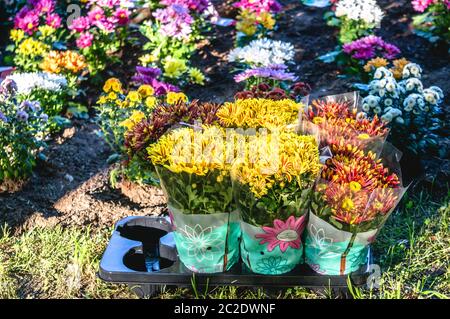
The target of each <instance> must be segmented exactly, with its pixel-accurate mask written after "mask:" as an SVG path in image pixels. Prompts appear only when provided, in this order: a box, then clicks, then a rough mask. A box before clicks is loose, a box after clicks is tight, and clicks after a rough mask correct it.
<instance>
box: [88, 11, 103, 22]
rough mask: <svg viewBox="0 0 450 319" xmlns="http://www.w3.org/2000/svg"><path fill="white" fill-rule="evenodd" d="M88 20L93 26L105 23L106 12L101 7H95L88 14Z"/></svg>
mask: <svg viewBox="0 0 450 319" xmlns="http://www.w3.org/2000/svg"><path fill="white" fill-rule="evenodd" d="M88 18H89V20H90V21H91V23H92V24H95V23H96V22H100V21H103V20H104V19H105V11H103V9H102V8H100V7H94V8H93V9H92V10H91V11H89V12H88Z"/></svg>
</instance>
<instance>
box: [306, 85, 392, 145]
mask: <svg viewBox="0 0 450 319" xmlns="http://www.w3.org/2000/svg"><path fill="white" fill-rule="evenodd" d="M360 104H361V103H360V98H359V94H358V93H357V92H353V93H346V94H339V95H334V96H327V97H324V98H319V99H315V100H314V101H312V103H311V105H309V106H308V107H307V108H306V109H305V112H304V114H300V115H301V123H300V130H302V131H303V132H305V133H308V134H315V135H318V136H319V137H320V141H321V148H324V147H332V146H333V145H339V144H342V143H347V144H350V145H353V146H357V147H360V148H363V149H366V150H369V149H370V150H372V151H374V152H376V153H379V151H381V149H379V148H380V145H382V144H383V142H384V141H385V140H386V137H387V135H388V133H389V130H388V129H387V127H386V126H385V125H384V123H383V122H382V121H381V120H380V119H379V118H378V117H377V116H375V117H374V118H371V119H368V118H367V117H366V116H365V114H364V113H363V112H361V110H360ZM377 149H378V150H377Z"/></svg>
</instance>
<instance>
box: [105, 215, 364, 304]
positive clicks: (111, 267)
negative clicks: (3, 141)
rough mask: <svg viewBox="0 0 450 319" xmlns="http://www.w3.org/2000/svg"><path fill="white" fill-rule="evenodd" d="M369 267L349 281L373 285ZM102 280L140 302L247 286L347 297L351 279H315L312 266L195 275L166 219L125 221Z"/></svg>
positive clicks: (241, 268) (110, 250) (241, 267)
mask: <svg viewBox="0 0 450 319" xmlns="http://www.w3.org/2000/svg"><path fill="white" fill-rule="evenodd" d="M366 270H367V265H365V266H364V267H362V268H361V269H360V270H359V271H357V272H354V273H352V274H350V275H349V277H350V280H351V282H352V284H353V286H362V285H365V284H366V282H367V277H368V275H369V274H368V273H367V272H366ZM98 275H99V277H100V278H101V279H102V280H104V281H107V282H113V283H124V284H128V285H129V287H130V288H131V289H132V291H133V292H135V293H136V294H137V295H138V296H139V297H141V298H145V297H152V296H153V295H155V294H157V293H158V292H159V291H160V290H161V287H163V286H179V287H191V286H192V284H193V282H195V285H196V286H209V287H211V286H225V285H232V286H246V287H264V288H269V289H272V288H285V287H295V286H302V287H305V288H311V289H319V290H323V289H331V290H333V291H341V292H345V291H347V280H348V276H327V275H320V274H317V273H315V272H314V271H313V270H311V268H309V266H308V265H305V264H303V265H299V266H297V267H296V268H295V269H294V270H293V271H291V272H289V273H286V274H282V275H276V276H267V275H259V274H255V273H252V272H251V271H250V270H248V269H247V267H246V266H245V265H244V264H242V263H239V264H237V265H235V266H234V267H233V268H232V269H231V270H230V271H228V272H225V273H217V274H194V273H193V272H192V271H190V270H188V269H187V268H186V267H185V266H184V265H183V264H182V263H181V262H180V261H179V259H178V256H177V252H176V247H175V242H174V239H173V235H172V234H171V226H170V223H169V222H168V220H167V219H166V218H164V217H128V218H125V219H123V220H121V221H119V222H118V223H117V225H116V228H115V230H114V232H113V234H112V237H111V240H110V242H109V244H108V247H107V248H106V251H105V253H104V254H103V257H102V260H101V262H100V269H99V273H98Z"/></svg>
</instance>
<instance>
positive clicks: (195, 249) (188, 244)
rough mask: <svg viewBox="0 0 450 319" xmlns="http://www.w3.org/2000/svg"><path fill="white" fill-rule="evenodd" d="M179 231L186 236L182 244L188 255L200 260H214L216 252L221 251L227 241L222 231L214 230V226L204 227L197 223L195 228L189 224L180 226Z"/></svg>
mask: <svg viewBox="0 0 450 319" xmlns="http://www.w3.org/2000/svg"><path fill="white" fill-rule="evenodd" d="M177 231H178V232H179V233H180V234H181V235H182V236H183V237H184V238H183V242H182V243H181V245H182V246H183V248H185V249H186V250H187V253H188V256H189V257H192V258H195V259H196V260H197V261H198V262H202V261H204V260H207V261H212V260H213V258H214V254H217V253H221V252H222V251H223V247H225V241H224V240H223V239H222V238H221V237H223V236H222V235H221V234H220V232H214V230H213V228H212V227H206V228H203V227H202V226H200V225H198V224H197V225H195V226H194V228H192V227H189V226H187V225H185V226H184V229H183V228H178V229H177Z"/></svg>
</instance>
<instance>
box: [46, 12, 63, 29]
mask: <svg viewBox="0 0 450 319" xmlns="http://www.w3.org/2000/svg"><path fill="white" fill-rule="evenodd" d="M46 23H47V25H49V26H51V27H53V28H55V29H58V28H59V27H60V26H61V17H60V16H59V15H57V14H56V13H51V14H49V15H48V16H47V19H46Z"/></svg>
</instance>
